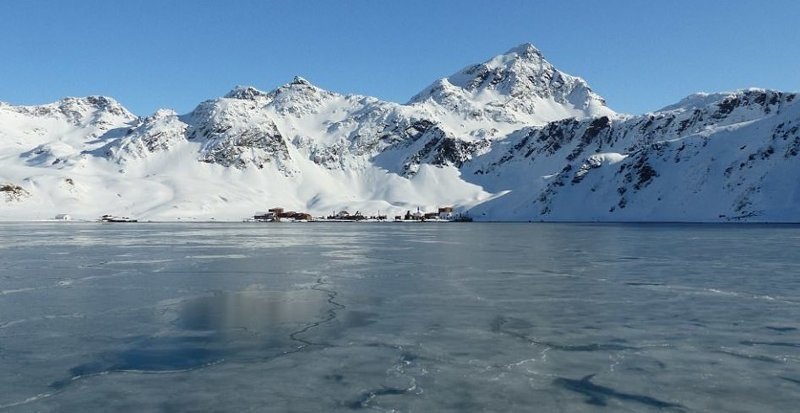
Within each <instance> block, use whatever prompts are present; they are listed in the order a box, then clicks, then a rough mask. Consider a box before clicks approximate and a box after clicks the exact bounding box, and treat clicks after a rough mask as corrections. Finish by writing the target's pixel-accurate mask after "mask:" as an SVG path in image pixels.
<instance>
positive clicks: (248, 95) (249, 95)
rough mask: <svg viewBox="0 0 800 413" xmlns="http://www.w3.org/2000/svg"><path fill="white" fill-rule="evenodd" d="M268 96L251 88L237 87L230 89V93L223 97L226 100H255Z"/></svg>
mask: <svg viewBox="0 0 800 413" xmlns="http://www.w3.org/2000/svg"><path fill="white" fill-rule="evenodd" d="M268 96H269V94H268V93H267V92H263V91H261V90H258V89H256V88H254V87H252V86H240V85H237V86H236V87H234V88H233V89H231V91H230V92H228V93H226V94H225V96H224V97H225V98H227V99H242V100H255V99H257V98H261V97H268Z"/></svg>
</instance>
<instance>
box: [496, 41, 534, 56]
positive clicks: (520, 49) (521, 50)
mask: <svg viewBox="0 0 800 413" xmlns="http://www.w3.org/2000/svg"><path fill="white" fill-rule="evenodd" d="M503 55H506V56H508V55H518V56H520V57H523V58H531V57H539V58H541V57H542V52H540V51H539V49H537V48H536V46H534V45H533V44H532V43H528V42H526V43H522V44H520V45H518V46H515V47H512V48H511V49H508V51H507V52H505V53H503Z"/></svg>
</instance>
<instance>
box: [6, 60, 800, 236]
mask: <svg viewBox="0 0 800 413" xmlns="http://www.w3.org/2000/svg"><path fill="white" fill-rule="evenodd" d="M795 97H796V95H795V94H792V93H781V92H774V91H766V90H759V89H752V90H745V91H738V92H731V93H720V94H697V95H693V96H690V97H688V98H686V99H684V100H682V101H681V102H679V103H677V104H675V105H672V106H668V107H666V108H664V109H662V110H660V111H658V112H655V113H650V114H645V115H640V116H628V115H618V114H616V113H614V112H613V111H612V110H611V109H609V108H608V107H607V106H606V105H605V102H604V101H603V99H602V98H600V97H599V96H597V95H596V94H595V93H594V92H593V91H592V90H591V89H590V88H589V86H588V85H587V84H586V82H585V81H584V80H582V79H580V78H577V77H573V76H570V75H568V74H565V73H562V72H560V71H558V70H557V69H556V68H554V67H553V66H552V65H551V64H550V63H549V62H547V61H546V60H545V59H544V57H543V56H542V54H541V53H540V52H539V51H538V50H536V48H534V47H533V46H531V45H529V44H525V45H521V46H518V47H516V48H513V49H511V50H509V51H508V52H506V53H505V54H502V55H500V56H497V57H494V58H492V59H490V60H488V61H487V62H484V63H482V64H478V65H473V66H469V67H467V68H465V69H463V70H461V71H459V72H458V73H455V74H453V75H451V76H449V77H447V78H444V79H441V80H439V81H436V82H434V83H433V84H432V85H431V86H430V87H428V88H426V89H425V90H423V91H422V92H420V93H419V94H417V95H416V96H414V97H413V98H412V99H411V100H410V102H409V103H407V104H405V105H401V104H396V103H391V102H384V101H381V100H379V99H376V98H372V97H367V96H358V95H341V94H337V93H334V92H330V91H326V90H323V89H321V88H319V87H317V86H315V85H313V84H311V83H310V82H309V81H307V80H305V79H303V78H300V77H296V78H295V79H293V80H292V81H291V82H289V83H287V84H286V85H283V86H281V87H279V88H277V89H275V90H273V91H270V92H263V91H260V90H257V89H255V88H252V87H236V88H235V89H233V90H231V91H230V92H229V93H228V94H226V95H225V96H223V97H221V98H217V99H212V100H208V101H205V102H202V103H200V104H199V105H198V106H197V107H196V108H195V109H194V110H193V111H192V112H190V113H188V114H184V115H180V114H177V113H175V112H174V111H171V110H159V111H158V112H156V113H155V114H153V115H151V116H148V117H145V118H138V117H136V116H134V115H132V114H131V113H130V112H128V111H127V110H126V109H125V108H123V107H122V106H121V105H120V104H119V103H117V102H116V101H114V100H113V99H110V98H106V97H87V98H67V99H64V100H61V101H59V102H56V103H53V104H49V105H42V106H11V105H8V104H3V103H0V219H2V220H29V219H49V218H52V217H53V216H55V215H56V214H58V213H69V214H71V215H72V216H74V217H76V218H83V219H94V218H96V217H98V216H99V215H102V214H106V213H111V214H115V215H128V216H132V217H136V218H139V219H152V220H176V219H181V220H207V219H218V220H241V219H243V218H246V217H249V216H252V215H253V213H254V212H256V211H262V210H265V209H267V208H271V207H275V206H282V207H284V208H288V209H294V210H301V211H308V212H311V213H313V214H329V213H331V212H332V211H334V210H341V209H347V210H349V211H350V212H354V211H361V212H363V213H365V214H374V213H378V212H380V213H381V214H390V215H392V214H401V213H404V212H405V211H406V210H409V209H416V208H417V207H421V208H422V209H427V210H432V209H433V208H435V207H437V206H445V205H454V206H456V208H457V209H458V210H461V211H469V212H470V213H471V214H472V215H473V216H474V217H476V218H477V219H486V220H602V221H607V220H611V221H646V220H669V221H731V220H733V221H800V207H798V205H800V202H798V201H800V188H798V184H797V183H796V179H793V177H796V176H798V172H800V163H798V160H797V153H798V151H800V133H798V125H800V107H798V105H797V100H796V98H795Z"/></svg>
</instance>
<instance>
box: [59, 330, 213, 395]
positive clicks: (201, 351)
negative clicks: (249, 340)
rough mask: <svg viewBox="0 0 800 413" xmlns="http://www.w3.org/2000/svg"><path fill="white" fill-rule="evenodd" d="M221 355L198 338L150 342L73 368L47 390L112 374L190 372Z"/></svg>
mask: <svg viewBox="0 0 800 413" xmlns="http://www.w3.org/2000/svg"><path fill="white" fill-rule="evenodd" d="M223 355H224V352H223V351H221V350H220V349H214V348H210V346H208V343H207V339H206V338H202V337H167V338H153V339H149V340H146V341H144V342H142V343H140V344H139V345H138V346H136V347H133V348H130V349H128V350H124V351H121V352H119V353H114V354H105V355H102V356H100V357H99V360H95V361H91V362H88V363H84V364H81V365H78V366H75V367H73V368H71V369H70V370H69V378H67V379H64V380H59V381H55V382H53V383H51V384H50V387H51V388H54V389H61V388H63V387H64V386H66V385H68V384H69V383H70V382H72V381H74V380H76V379H79V378H82V377H88V376H96V375H98V374H105V373H112V372H121V371H137V372H165V371H185V370H191V369H195V368H198V367H201V366H206V365H209V364H213V363H215V362H217V361H219V360H221V359H222V358H223Z"/></svg>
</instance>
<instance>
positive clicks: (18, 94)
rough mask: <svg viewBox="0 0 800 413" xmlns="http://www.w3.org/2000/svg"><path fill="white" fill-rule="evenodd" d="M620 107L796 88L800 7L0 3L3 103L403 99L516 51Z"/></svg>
mask: <svg viewBox="0 0 800 413" xmlns="http://www.w3.org/2000/svg"><path fill="white" fill-rule="evenodd" d="M523 42H531V43H533V44H534V45H536V46H537V47H538V48H539V49H540V50H541V51H542V52H543V53H544V55H545V57H546V58H548V60H550V61H551V62H552V63H553V64H554V65H556V67H558V68H560V69H561V70H563V71H566V72H568V73H570V74H573V75H577V76H581V77H583V78H584V79H586V80H587V81H588V82H589V84H590V85H591V86H592V87H593V88H594V89H595V91H597V92H598V93H599V94H601V95H602V96H604V97H605V98H606V100H607V101H608V104H609V105H610V106H611V107H612V108H614V109H615V110H617V111H621V112H629V113H641V112H644V111H648V110H655V109H658V108H660V107H662V106H665V105H667V104H670V103H674V102H675V101H677V100H678V99H680V98H682V97H683V96H685V95H687V94H690V93H693V92H696V91H722V90H732V89H738V88H744V87H751V86H756V87H766V88H774V89H781V90H791V91H797V90H800V1H797V0H770V1H765V0H728V1H723V0H718V1H712V0H672V1H668V0H663V1H655V0H630V1H623V0H609V1H594V0H585V1H566V0H559V1H544V0H543V1H534V0H529V1H504V0H493V1H466V0H461V1H457V0H452V1H435V0H419V1H418V0H411V1H410V0H404V1H392V2H390V1H371V0H361V1H280V2H277V1H257V0H254V1H234V0H230V1H223V0H218V1H204V0H193V1H190V0H186V1H176V0H152V1H151V0H129V1H111V0H82V1H78V0H51V1H40V0H25V1H22V0H18V1H14V0H8V1H0V101H6V102H10V103H13V104H38V103H47V102H51V101H55V100H57V99H59V98H61V97H64V96H85V95H90V94H102V95H108V96H112V97H114V98H116V99H117V100H119V101H120V102H122V104H124V105H125V106H127V107H128V108H129V109H131V110H132V111H133V112H135V113H137V114H139V115H147V114H150V113H152V112H153V111H155V110H156V109H157V108H159V107H169V108H174V109H176V110H177V111H178V112H181V113H184V112H188V111H190V110H191V109H192V108H193V107H194V106H195V105H196V104H197V103H199V102H200V101H202V100H205V99H209V98H213V97H217V96H220V95H222V94H224V93H225V92H227V91H228V90H230V89H231V88H232V87H233V86H235V85H239V84H244V85H253V86H256V87H258V88H259V89H264V90H271V89H273V88H275V87H277V86H279V85H281V84H284V83H286V82H288V81H290V80H291V78H292V76H294V75H296V74H299V75H302V76H303V77H306V78H308V79H309V80H310V81H311V82H313V83H315V84H317V85H318V86H320V87H323V88H326V89H330V90H333V91H337V92H343V93H359V94H366V95H371V96H376V97H379V98H383V99H387V100H391V101H396V102H405V101H406V100H408V98H410V97H411V96H412V95H414V94H415V93H416V92H418V91H419V90H421V89H422V88H424V87H425V86H427V85H428V84H429V83H430V82H432V81H433V80H435V79H437V78H440V77H444V76H446V75H449V74H451V73H453V72H455V71H457V70H458V69H461V68H462V67H464V66H466V65H468V64H471V63H478V62H481V61H484V60H486V59H488V58H489V57H491V56H493V55H497V54H500V53H502V52H504V51H506V50H507V49H509V48H511V47H513V46H515V45H517V44H520V43H523Z"/></svg>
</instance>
